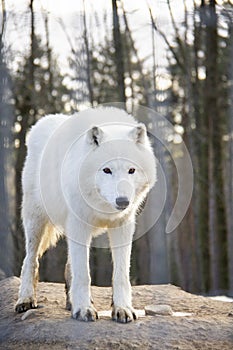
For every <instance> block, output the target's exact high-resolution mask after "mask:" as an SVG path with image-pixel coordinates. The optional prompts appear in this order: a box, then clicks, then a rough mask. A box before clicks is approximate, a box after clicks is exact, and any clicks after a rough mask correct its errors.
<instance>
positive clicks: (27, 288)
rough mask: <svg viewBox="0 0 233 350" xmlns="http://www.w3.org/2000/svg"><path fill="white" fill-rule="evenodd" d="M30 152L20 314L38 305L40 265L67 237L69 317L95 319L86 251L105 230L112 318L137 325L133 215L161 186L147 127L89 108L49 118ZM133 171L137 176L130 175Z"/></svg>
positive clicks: (34, 135) (118, 113) (32, 138)
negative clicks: (124, 202) (121, 205)
mask: <svg viewBox="0 0 233 350" xmlns="http://www.w3.org/2000/svg"><path fill="white" fill-rule="evenodd" d="M93 126H97V127H94V128H93ZM27 146H28V154H27V158H26V161H25V166H24V170H23V176H22V186H23V202H22V220H23V226H24V230H25V237H26V257H25V260H24V263H23V267H22V273H21V287H20V290H19V299H18V302H17V305H16V309H17V310H18V311H19V310H20V307H22V306H23V309H24V307H25V309H27V308H28V307H34V306H36V295H35V288H36V281H37V274H38V265H39V262H38V259H39V257H40V256H41V255H42V254H43V253H44V251H45V250H46V249H47V248H48V247H49V246H50V245H52V244H56V242H57V239H58V238H59V235H61V234H65V235H66V237H67V241H68V252H69V260H70V264H71V275H72V281H71V288H70V299H71V304H72V315H73V317H74V318H78V319H82V320H94V319H95V318H96V311H95V309H94V307H93V305H92V303H91V292H90V283H91V280H90V273H89V246H90V244H91V239H92V237H93V236H94V235H97V234H99V233H102V232H103V231H106V230H108V235H109V242H110V246H111V250H112V258H113V318H114V319H116V320H118V321H121V322H127V321H130V320H132V319H133V317H134V311H133V308H132V302H131V286H130V281H129V269H130V254H131V245H132V238H133V234H134V230H135V215H136V211H137V208H138V206H139V205H140V203H141V202H142V201H143V200H144V199H145V197H146V195H147V193H148V192H149V190H150V189H151V188H152V186H153V185H154V183H155V181H156V167H155V158H154V155H153V152H152V149H151V146H150V143H149V140H148V138H147V135H146V130H145V127H144V125H142V124H138V123H137V122H136V121H135V120H134V118H133V117H132V116H130V115H128V114H127V113H126V112H124V111H123V110H119V109H116V108H98V109H89V110H87V111H84V112H80V113H78V114H75V115H73V116H70V117H67V116H64V115H50V116H46V117H44V118H42V119H41V120H40V121H39V122H37V123H36V125H35V126H34V127H33V128H32V130H31V131H30V133H29V137H28V142H27ZM104 168H109V169H110V170H111V174H106V173H105V172H104V171H103V169H104ZM131 168H134V169H135V172H134V173H133V174H129V173H128V172H129V169H131ZM117 197H124V198H126V197H127V198H128V200H129V205H128V207H127V208H126V209H124V210H119V209H117V208H116V198H117ZM21 311H23V310H22V308H21Z"/></svg>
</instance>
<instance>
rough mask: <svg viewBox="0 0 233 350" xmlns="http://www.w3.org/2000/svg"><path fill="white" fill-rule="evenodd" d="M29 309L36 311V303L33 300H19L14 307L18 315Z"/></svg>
mask: <svg viewBox="0 0 233 350" xmlns="http://www.w3.org/2000/svg"><path fill="white" fill-rule="evenodd" d="M29 309H37V303H36V301H35V300H34V299H33V298H24V299H22V298H20V299H19V300H18V301H17V303H16V306H15V311H16V312H18V313H21V312H25V311H27V310H29Z"/></svg>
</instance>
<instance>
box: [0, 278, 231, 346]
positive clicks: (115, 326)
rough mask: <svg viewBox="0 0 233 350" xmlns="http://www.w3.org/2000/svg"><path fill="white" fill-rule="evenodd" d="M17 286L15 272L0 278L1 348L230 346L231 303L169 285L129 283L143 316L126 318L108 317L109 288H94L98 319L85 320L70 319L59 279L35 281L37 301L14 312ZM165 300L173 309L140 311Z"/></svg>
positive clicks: (17, 281) (135, 305)
mask: <svg viewBox="0 0 233 350" xmlns="http://www.w3.org/2000/svg"><path fill="white" fill-rule="evenodd" d="M18 287H19V279H18V278H17V277H11V278H7V279H4V280H2V281H1V282H0V349H4V350H5V349H6V350H7V349H26V350H27V349H29V350H35V349H41V350H42V349H43V350H44V349H45V350H47V349H51V350H52V349H56V350H61V349H70V350H71V349H72V350H73V349H83V350H85V349H88V350H94V349H95V350H102V349H113V350H115V349H117V350H118V349H119V350H124V349H130V350H131V349H158V350H163V349H166V350H169V349H177V350H178V349H183V350H184V349H185V350H188V349H200V350H203V349H204V350H205V349H211V350H215V349H221V350H224V349H229V350H230V349H231V350H232V349H233V303H228V302H222V301H216V300H212V299H210V298H206V297H201V296H195V295H192V294H189V293H186V292H184V291H182V290H181V289H179V288H177V287H175V286H173V285H156V286H151V285H150V286H149V285H147V286H135V287H133V305H134V307H135V308H136V309H139V310H140V311H139V316H140V315H141V316H140V317H139V319H138V320H137V321H134V322H132V323H128V324H119V323H116V322H114V321H112V320H111V318H110V309H111V308H110V305H111V288H103V287H93V288H92V296H93V299H94V302H95V307H96V308H97V310H98V311H99V312H100V319H99V320H98V321H97V322H88V323H86V322H80V321H76V320H73V319H72V318H71V316H70V312H68V311H66V310H65V292H64V285H63V284H60V283H43V282H41V283H39V285H38V303H39V304H40V306H41V307H40V308H38V309H36V310H32V311H29V312H28V314H27V315H25V314H16V313H15V312H14V304H15V302H16V299H17V292H18ZM164 304H165V305H170V306H171V308H172V310H173V314H172V315H154V316H148V315H147V316H143V314H144V311H143V310H144V308H145V307H146V306H147V305H164ZM23 315H24V316H23ZM25 316H28V317H26V318H25V319H24V320H22V317H23V318H24V317H25Z"/></svg>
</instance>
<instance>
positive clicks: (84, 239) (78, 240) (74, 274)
mask: <svg viewBox="0 0 233 350" xmlns="http://www.w3.org/2000/svg"><path fill="white" fill-rule="evenodd" d="M80 226H81V227H82V226H83V225H82V224H81V225H80V223H78V225H75V229H78V230H79V232H78V233H76V234H73V233H72V232H71V231H70V230H69V232H70V233H68V232H67V235H68V237H67V238H68V248H69V259H70V267H71V286H70V301H71V305H72V317H73V318H75V319H77V320H82V321H95V320H96V319H98V314H97V311H96V309H95V308H94V306H93V304H92V299H91V290H90V289H91V288H90V286H91V277H90V272H89V249H90V241H91V234H90V233H88V232H87V231H86V230H85V227H82V229H81V227H80Z"/></svg>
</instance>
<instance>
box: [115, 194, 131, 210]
mask: <svg viewBox="0 0 233 350" xmlns="http://www.w3.org/2000/svg"><path fill="white" fill-rule="evenodd" d="M116 205H117V209H120V210H123V209H125V208H127V207H128V205H129V200H128V198H127V197H118V198H117V199H116Z"/></svg>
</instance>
